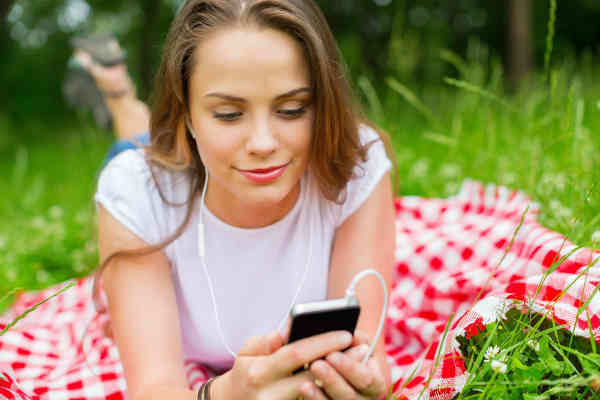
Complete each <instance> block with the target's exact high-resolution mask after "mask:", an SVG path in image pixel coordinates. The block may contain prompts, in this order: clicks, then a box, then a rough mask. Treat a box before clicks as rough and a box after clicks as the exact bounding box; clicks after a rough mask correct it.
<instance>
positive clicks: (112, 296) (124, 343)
mask: <svg viewBox="0 0 600 400" xmlns="http://www.w3.org/2000/svg"><path fill="white" fill-rule="evenodd" d="M145 246H147V244H146V243H145V242H144V241H143V240H141V239H140V238H138V237H137V236H135V235H134V234H133V233H131V232H130V231H129V230H128V229H127V228H125V227H124V226H123V225H122V224H121V223H119V222H118V221H117V220H116V219H114V218H113V217H112V216H111V215H110V214H109V213H108V212H107V211H106V210H105V209H104V207H102V206H101V205H99V206H98V250H99V253H100V261H101V262H102V261H104V260H105V259H106V258H107V257H108V256H109V255H110V254H112V253H114V252H115V251H119V250H123V249H135V248H140V247H145ZM102 278H103V282H104V290H105V292H106V297H107V298H108V311H109V315H110V321H111V324H112V331H113V336H114V341H115V343H116V344H117V348H118V349H119V355H120V359H121V363H122V365H123V371H124V375H125V381H126V382H127V392H128V396H129V398H131V399H133V400H142V399H143V400H150V399H157V400H158V399H161V400H163V399H172V400H193V399H195V393H194V392H193V391H192V390H189V389H188V383H187V380H186V376H185V370H184V363H183V355H182V346H181V339H180V331H179V330H180V328H179V319H178V312H177V305H176V301H175V291H174V289H173V282H172V279H171V273H170V266H169V262H168V260H167V258H166V256H165V255H164V253H163V252H162V251H160V252H156V253H153V254H150V255H147V256H143V257H138V258H136V259H121V260H119V259H117V260H116V261H115V262H114V263H111V264H109V265H108V267H107V269H106V270H105V271H104V273H103V275H102Z"/></svg>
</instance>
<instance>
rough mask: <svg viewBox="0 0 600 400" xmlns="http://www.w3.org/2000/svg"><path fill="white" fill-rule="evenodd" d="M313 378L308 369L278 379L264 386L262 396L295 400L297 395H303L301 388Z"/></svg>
mask: <svg viewBox="0 0 600 400" xmlns="http://www.w3.org/2000/svg"><path fill="white" fill-rule="evenodd" d="M313 379H314V377H313V376H312V374H311V373H310V372H308V371H303V372H300V373H298V374H295V375H290V376H288V377H286V378H283V379H279V380H277V381H276V382H274V383H273V384H271V385H269V386H268V387H267V388H266V391H265V396H264V398H265V399H282V400H297V399H298V397H299V396H305V395H304V394H303V391H302V388H303V387H304V386H305V385H307V384H311V383H312V381H313ZM313 385H314V383H313Z"/></svg>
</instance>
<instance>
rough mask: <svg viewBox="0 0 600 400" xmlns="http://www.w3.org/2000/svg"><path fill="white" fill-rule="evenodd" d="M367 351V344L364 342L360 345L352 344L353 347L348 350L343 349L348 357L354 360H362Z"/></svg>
mask: <svg viewBox="0 0 600 400" xmlns="http://www.w3.org/2000/svg"><path fill="white" fill-rule="evenodd" d="M368 352H369V346H368V345H366V344H361V345H358V346H353V347H351V348H349V349H348V350H346V351H344V354H346V355H347V356H348V357H350V358H351V359H353V360H355V361H360V362H362V360H364V358H365V356H366V355H367V353H368Z"/></svg>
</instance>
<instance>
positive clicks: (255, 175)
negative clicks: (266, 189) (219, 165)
mask: <svg viewBox="0 0 600 400" xmlns="http://www.w3.org/2000/svg"><path fill="white" fill-rule="evenodd" d="M288 164H289V163H288ZM288 164H285V165H281V166H279V167H271V168H257V169H252V170H241V169H240V170H238V171H239V172H240V173H241V174H242V175H244V176H245V177H246V178H248V179H250V180H251V181H253V182H256V183H270V182H274V181H276V180H277V178H279V177H280V176H281V175H283V173H284V172H285V170H286V168H287V166H288Z"/></svg>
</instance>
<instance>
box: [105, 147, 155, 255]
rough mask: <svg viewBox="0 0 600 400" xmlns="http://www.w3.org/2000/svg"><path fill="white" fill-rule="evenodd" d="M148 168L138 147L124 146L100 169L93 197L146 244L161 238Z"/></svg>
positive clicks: (153, 185)
mask: <svg viewBox="0 0 600 400" xmlns="http://www.w3.org/2000/svg"><path fill="white" fill-rule="evenodd" d="M156 190H157V189H156V185H155V184H154V182H153V180H152V174H151V172H150V168H149V166H148V164H147V162H146V160H145V159H144V156H143V154H142V153H141V152H140V151H139V150H127V151H124V152H122V153H120V154H119V155H117V156H116V157H115V158H113V159H112V160H111V161H110V162H109V163H108V164H107V165H106V166H105V167H104V169H103V170H102V172H101V173H100V176H99V178H98V185H97V189H96V194H95V195H94V200H95V201H96V206H97V205H98V204H102V206H103V207H104V208H105V209H106V210H107V211H108V212H109V213H110V214H111V215H112V216H113V217H114V218H115V219H116V220H117V221H119V222H120V223H121V224H123V225H124V226H125V227H126V228H127V229H129V230H130V231H131V232H132V233H133V234H135V235H136V236H138V237H139V238H140V239H142V240H144V241H145V242H146V243H148V244H157V243H158V242H159V241H160V234H159V232H160V230H159V224H158V217H159V216H158V215H157V214H158V213H157V205H158V204H159V203H157V201H160V197H159V195H158V193H157V192H156Z"/></svg>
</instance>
